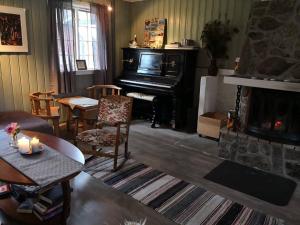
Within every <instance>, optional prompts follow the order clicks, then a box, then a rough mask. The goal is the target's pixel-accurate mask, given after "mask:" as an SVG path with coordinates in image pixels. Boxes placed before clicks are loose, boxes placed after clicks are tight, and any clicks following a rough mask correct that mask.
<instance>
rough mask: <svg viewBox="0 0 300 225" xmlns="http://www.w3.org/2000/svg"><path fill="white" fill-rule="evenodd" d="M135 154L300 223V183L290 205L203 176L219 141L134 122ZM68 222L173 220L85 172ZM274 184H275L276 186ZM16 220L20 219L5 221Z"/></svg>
mask: <svg viewBox="0 0 300 225" xmlns="http://www.w3.org/2000/svg"><path fill="white" fill-rule="evenodd" d="M130 132H131V133H130V140H129V143H130V151H131V153H132V154H131V156H132V158H134V159H136V160H137V161H140V162H142V163H145V164H147V165H150V166H152V167H154V168H156V169H159V170H161V171H164V172H166V173H169V174H171V175H173V176H175V177H178V178H181V179H183V180H186V181H188V182H191V183H194V184H197V185H199V186H202V187H204V188H205V189H207V190H210V191H212V192H214V193H217V194H220V195H222V196H224V197H227V198H229V199H231V200H234V201H237V202H239V203H241V204H244V205H245V206H248V207H251V208H253V209H257V210H260V211H262V212H264V213H267V214H270V215H273V216H276V217H279V218H282V219H284V220H285V221H286V224H293V225H299V224H300V210H299V207H300V188H299V186H298V187H297V190H296V192H295V194H294V196H293V198H292V200H291V202H290V203H289V205H288V206H286V207H278V206H275V205H271V204H268V203H266V202H264V201H261V200H258V199H255V198H253V197H251V196H248V195H245V194H242V193H239V192H237V191H234V190H232V189H229V188H226V187H223V186H221V185H217V184H215V183H212V182H210V181H208V180H205V179H203V176H204V175H206V174H207V173H208V172H209V171H210V170H212V169H213V168H214V167H215V166H217V165H218V164H219V163H220V162H221V159H219V158H217V156H216V154H217V147H218V146H217V142H215V141H212V140H208V139H204V138H200V137H199V136H198V135H196V134H193V135H192V134H186V133H181V132H176V131H172V130H169V129H151V128H150V126H149V124H148V123H145V122H134V124H133V125H132V126H131V131H130ZM73 188H74V192H73V193H72V208H71V215H70V218H69V221H68V224H69V225H120V224H122V221H124V220H125V219H127V220H138V219H143V218H147V220H148V222H147V225H162V224H165V225H169V224H175V223H173V222H172V221H169V220H168V219H166V218H164V217H163V216H161V215H159V214H158V213H156V212H155V211H154V210H152V209H150V208H148V207H146V206H144V205H142V204H140V203H138V202H137V201H136V200H134V199H132V198H130V197H129V196H127V195H126V194H123V193H120V192H118V191H115V190H113V189H112V188H110V187H108V186H106V185H105V184H102V183H101V182H100V181H99V180H96V179H94V178H92V177H90V176H89V175H87V174H85V173H81V174H80V175H79V176H77V177H76V178H75V179H74V181H73ZM274 188H276V187H274ZM6 224H17V223H6Z"/></svg>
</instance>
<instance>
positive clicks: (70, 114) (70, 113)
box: [66, 107, 73, 131]
mask: <svg viewBox="0 0 300 225" xmlns="http://www.w3.org/2000/svg"><path fill="white" fill-rule="evenodd" d="M66 108H67V130H68V131H70V130H71V121H72V119H73V115H72V110H71V109H70V108H69V107H66Z"/></svg>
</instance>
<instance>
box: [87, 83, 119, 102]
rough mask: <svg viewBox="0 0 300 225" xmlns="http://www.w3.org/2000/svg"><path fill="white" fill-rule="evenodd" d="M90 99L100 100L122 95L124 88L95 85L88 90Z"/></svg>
mask: <svg viewBox="0 0 300 225" xmlns="http://www.w3.org/2000/svg"><path fill="white" fill-rule="evenodd" d="M87 90H88V95H89V98H94V99H100V98H101V97H104V96H108V95H120V93H121V90H122V88H120V87H118V86H115V85H101V84H98V85H94V86H91V87H88V88H87Z"/></svg>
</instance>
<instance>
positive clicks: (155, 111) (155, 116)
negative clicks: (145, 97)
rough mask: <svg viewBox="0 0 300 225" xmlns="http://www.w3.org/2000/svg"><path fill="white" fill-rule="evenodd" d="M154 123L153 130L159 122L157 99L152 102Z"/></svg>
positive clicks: (152, 123) (152, 124)
mask: <svg viewBox="0 0 300 225" xmlns="http://www.w3.org/2000/svg"><path fill="white" fill-rule="evenodd" d="M152 113H153V114H152V121H151V128H155V125H156V122H157V98H156V97H155V98H154V99H153V102H152Z"/></svg>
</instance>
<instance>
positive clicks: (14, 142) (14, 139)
mask: <svg viewBox="0 0 300 225" xmlns="http://www.w3.org/2000/svg"><path fill="white" fill-rule="evenodd" d="M9 146H10V147H13V148H17V147H18V137H17V135H16V134H14V135H11V136H10V142H9Z"/></svg>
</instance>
